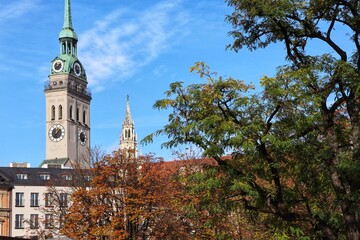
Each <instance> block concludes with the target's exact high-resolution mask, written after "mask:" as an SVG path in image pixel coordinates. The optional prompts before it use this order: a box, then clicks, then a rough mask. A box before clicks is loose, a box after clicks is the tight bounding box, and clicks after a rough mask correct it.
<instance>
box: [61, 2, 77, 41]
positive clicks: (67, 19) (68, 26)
mask: <svg viewBox="0 0 360 240" xmlns="http://www.w3.org/2000/svg"><path fill="white" fill-rule="evenodd" d="M62 38H72V39H75V40H76V41H77V40H78V37H77V35H76V33H75V31H74V28H73V26H72V18H71V3H70V0H65V9H64V25H63V28H62V30H61V32H60V35H59V39H62Z"/></svg>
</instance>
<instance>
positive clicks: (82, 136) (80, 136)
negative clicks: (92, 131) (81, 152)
mask: <svg viewBox="0 0 360 240" xmlns="http://www.w3.org/2000/svg"><path fill="white" fill-rule="evenodd" d="M78 139H79V142H80V144H81V145H83V146H84V145H85V143H86V141H87V137H86V133H85V132H84V130H82V129H80V130H79V133H78Z"/></svg>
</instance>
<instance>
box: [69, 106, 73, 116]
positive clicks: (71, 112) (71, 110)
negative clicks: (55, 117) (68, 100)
mask: <svg viewBox="0 0 360 240" xmlns="http://www.w3.org/2000/svg"><path fill="white" fill-rule="evenodd" d="M69 113H70V119H73V109H72V105H70V112H69Z"/></svg>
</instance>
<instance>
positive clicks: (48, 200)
mask: <svg viewBox="0 0 360 240" xmlns="http://www.w3.org/2000/svg"><path fill="white" fill-rule="evenodd" d="M53 202H54V198H53V194H52V193H45V207H52V206H53V204H54V203H53Z"/></svg>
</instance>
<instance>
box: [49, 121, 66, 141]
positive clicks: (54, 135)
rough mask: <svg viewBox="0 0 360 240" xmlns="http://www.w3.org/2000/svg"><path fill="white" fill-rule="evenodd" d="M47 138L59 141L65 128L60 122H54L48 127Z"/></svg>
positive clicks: (63, 134)
mask: <svg viewBox="0 0 360 240" xmlns="http://www.w3.org/2000/svg"><path fill="white" fill-rule="evenodd" d="M48 134H49V138H50V140H51V141H53V142H59V141H61V140H62V139H63V138H64V136H65V129H64V127H63V126H62V125H60V124H55V125H53V126H51V127H50V129H49V133H48Z"/></svg>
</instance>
